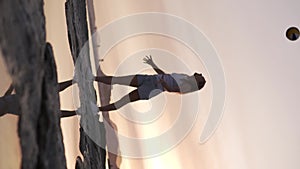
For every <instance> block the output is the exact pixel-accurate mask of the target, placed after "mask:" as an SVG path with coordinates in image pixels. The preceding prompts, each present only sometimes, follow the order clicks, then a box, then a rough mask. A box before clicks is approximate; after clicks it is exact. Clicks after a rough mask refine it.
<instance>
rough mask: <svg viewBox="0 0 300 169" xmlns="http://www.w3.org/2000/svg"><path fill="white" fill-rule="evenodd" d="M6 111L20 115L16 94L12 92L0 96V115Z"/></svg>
mask: <svg viewBox="0 0 300 169" xmlns="http://www.w3.org/2000/svg"><path fill="white" fill-rule="evenodd" d="M6 113H9V114H14V115H20V106H19V99H18V97H17V95H15V94H12V95H8V96H3V97H0V117H1V116H3V115H5V114H6Z"/></svg>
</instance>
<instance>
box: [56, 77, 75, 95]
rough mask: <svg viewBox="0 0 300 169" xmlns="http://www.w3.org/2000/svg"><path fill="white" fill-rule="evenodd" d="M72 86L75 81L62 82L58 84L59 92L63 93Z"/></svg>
mask: <svg viewBox="0 0 300 169" xmlns="http://www.w3.org/2000/svg"><path fill="white" fill-rule="evenodd" d="M72 84H73V80H68V81H65V82H60V83H59V84H58V86H59V89H58V91H59V92H61V91H63V90H65V89H66V88H68V87H70V86H72Z"/></svg>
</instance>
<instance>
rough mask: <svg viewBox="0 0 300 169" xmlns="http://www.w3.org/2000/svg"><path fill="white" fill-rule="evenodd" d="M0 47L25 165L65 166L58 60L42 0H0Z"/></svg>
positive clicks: (37, 168)
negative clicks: (14, 101) (13, 97)
mask: <svg viewBox="0 0 300 169" xmlns="http://www.w3.org/2000/svg"><path fill="white" fill-rule="evenodd" d="M0 11H1V12H0V13H1V14H0V32H1V34H0V47H1V51H2V54H3V57H4V61H5V63H6V66H7V69H8V72H9V73H10V75H11V77H12V80H13V86H14V87H15V91H16V94H17V95H18V98H19V99H18V100H19V105H20V111H21V112H20V119H19V123H18V126H19V128H18V133H19V137H20V143H21V150H22V164H21V166H22V168H24V169H48V168H49V169H50V168H56V169H63V168H66V161H65V156H64V146H63V141H62V133H61V129H60V114H59V107H60V105H59V97H58V86H57V75H56V66H55V61H54V58H53V53H52V48H51V46H50V44H46V41H45V17H44V11H43V1H42V0H23V1H21V0H10V1H0Z"/></svg>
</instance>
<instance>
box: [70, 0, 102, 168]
mask: <svg viewBox="0 0 300 169" xmlns="http://www.w3.org/2000/svg"><path fill="white" fill-rule="evenodd" d="M65 8H66V20H67V27H68V39H69V45H70V50H71V53H72V57H73V61H74V64H75V67H76V68H75V69H76V70H75V71H76V76H77V78H78V79H77V80H78V82H77V84H78V88H79V97H80V109H79V110H78V111H79V113H80V115H81V119H80V143H79V144H80V145H79V148H80V152H81V153H82V155H83V158H84V159H83V160H82V159H81V158H80V157H77V160H76V169H104V168H105V158H106V157H105V156H106V151H105V149H104V148H103V147H105V145H106V142H105V129H104V125H103V123H100V122H99V121H98V118H99V116H98V115H94V114H93V113H92V110H91V107H90V102H93V103H96V96H95V89H94V88H93V82H92V81H88V80H86V79H85V76H86V75H88V74H89V73H91V65H90V59H89V47H88V44H87V41H88V27H87V19H86V3H85V1H84V0H67V2H66V4H65ZM95 133H96V134H95Z"/></svg>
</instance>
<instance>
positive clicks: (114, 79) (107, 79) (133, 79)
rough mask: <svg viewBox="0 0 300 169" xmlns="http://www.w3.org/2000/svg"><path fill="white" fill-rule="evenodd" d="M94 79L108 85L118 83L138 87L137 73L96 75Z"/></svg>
mask: <svg viewBox="0 0 300 169" xmlns="http://www.w3.org/2000/svg"><path fill="white" fill-rule="evenodd" d="M95 81H97V82H101V83H105V84H108V85H113V84H120V85H127V86H132V87H138V86H139V83H138V80H137V75H129V76H96V77H95Z"/></svg>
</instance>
